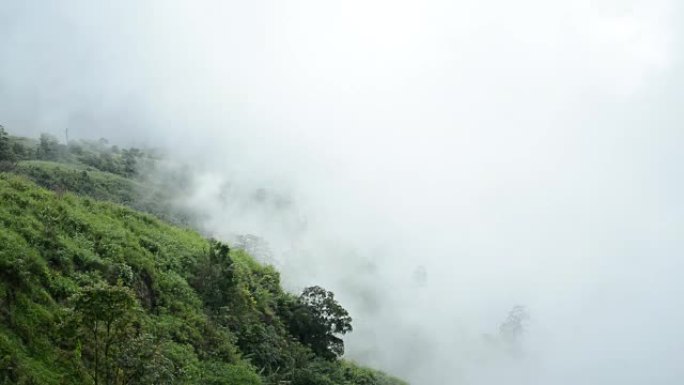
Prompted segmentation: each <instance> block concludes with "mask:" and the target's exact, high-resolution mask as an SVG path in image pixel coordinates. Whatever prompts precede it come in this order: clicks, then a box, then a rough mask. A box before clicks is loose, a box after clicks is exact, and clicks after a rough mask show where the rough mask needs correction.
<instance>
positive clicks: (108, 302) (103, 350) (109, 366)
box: [74, 285, 137, 385]
mask: <svg viewBox="0 0 684 385" xmlns="http://www.w3.org/2000/svg"><path fill="white" fill-rule="evenodd" d="M136 307H137V301H136V299H135V297H134V295H133V293H132V292H131V290H130V289H128V288H125V287H122V286H108V285H98V286H95V287H91V288H87V289H85V290H83V292H82V293H80V294H79V295H77V296H76V298H75V300H74V310H75V311H76V315H77V317H78V323H79V325H80V328H81V332H80V334H81V336H82V343H83V347H84V349H83V352H82V356H83V359H84V364H86V367H88V368H89V369H90V373H89V374H90V377H91V378H92V380H93V383H94V384H95V385H100V384H103V385H112V384H114V380H115V375H116V373H117V370H116V369H118V366H119V365H118V364H117V362H120V356H121V353H122V352H123V351H124V348H125V347H126V346H127V345H128V344H129V342H130V341H132V340H133V337H134V334H133V333H132V330H131V329H132V326H133V322H134V320H135V310H136Z"/></svg>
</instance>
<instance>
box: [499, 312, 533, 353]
mask: <svg viewBox="0 0 684 385" xmlns="http://www.w3.org/2000/svg"><path fill="white" fill-rule="evenodd" d="M529 319H530V315H529V313H528V311H527V309H526V308H525V307H524V306H520V305H517V306H514V307H513V309H511V311H509V312H508V316H507V317H506V320H505V321H504V322H503V323H502V324H501V325H500V326H499V336H500V337H501V340H502V341H503V342H504V343H505V344H506V345H507V346H508V348H509V349H511V352H512V353H519V349H520V340H521V338H522V337H523V335H524V334H525V332H526V328H525V323H526V322H527V321H529Z"/></svg>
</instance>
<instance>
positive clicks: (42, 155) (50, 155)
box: [36, 134, 59, 160]
mask: <svg viewBox="0 0 684 385" xmlns="http://www.w3.org/2000/svg"><path fill="white" fill-rule="evenodd" d="M36 155H37V156H38V159H42V160H56V159H57V156H58V155H59V142H58V141H57V138H55V137H54V136H52V135H50V134H40V140H39V143H38V149H37V151H36Z"/></svg>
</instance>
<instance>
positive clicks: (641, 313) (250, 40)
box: [0, 0, 684, 385]
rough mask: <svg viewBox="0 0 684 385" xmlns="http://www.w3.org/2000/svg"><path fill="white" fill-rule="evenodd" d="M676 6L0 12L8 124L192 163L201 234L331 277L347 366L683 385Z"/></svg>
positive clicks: (542, 380) (190, 201)
mask: <svg viewBox="0 0 684 385" xmlns="http://www.w3.org/2000/svg"><path fill="white" fill-rule="evenodd" d="M683 11H684V9H682V6H681V5H680V4H679V2H677V1H674V0H671V1H668V0H622V1H619V0H598V1H588V0H579V1H563V2H560V1H541V0H522V1H517V2H510V1H503V0H490V1H474V0H468V1H442V0H425V1H403V0H398V1H396V0H395V1H389V0H370V1H360V0H348V1H342V2H338V1H320V0H318V1H314V0H308V1H307V0H294V1H267V0H261V1H249V2H237V1H169V0H163V1H162V0H158V1H146V2H140V1H116V2H95V1H88V0H83V1H68V0H63V1H48V0H44V1H34V0H4V1H2V2H0V47H2V58H1V59H0V124H2V125H4V126H5V127H6V128H7V129H8V131H10V132H12V133H15V134H21V135H30V136H36V135H38V134H39V133H40V132H48V133H52V134H55V135H58V136H60V137H61V135H63V132H64V129H65V128H66V127H68V128H69V130H70V135H71V136H72V137H82V138H93V139H97V138H100V137H106V138H108V139H110V141H112V142H115V143H121V144H124V145H147V146H153V147H162V148H165V149H166V150H167V151H168V153H169V154H170V156H171V158H172V159H175V160H177V161H179V162H185V163H188V164H191V165H192V168H193V171H192V174H193V175H194V177H193V183H192V185H191V186H189V187H188V189H189V191H191V193H190V194H188V195H187V196H185V195H184V196H179V202H178V204H179V205H182V206H183V207H185V208H188V209H190V210H193V211H194V212H196V213H197V214H198V215H200V216H201V217H202V218H203V221H202V230H203V231H205V232H206V233H209V234H213V235H215V236H217V237H220V238H223V239H229V240H233V241H236V240H239V239H240V235H245V234H252V235H255V236H258V237H260V239H262V241H261V242H262V243H261V244H259V245H258V246H260V248H259V250H256V254H258V256H259V257H260V258H261V259H262V260H265V261H267V262H269V263H273V264H275V265H276V266H277V267H278V268H279V269H280V271H281V272H282V275H283V281H284V284H285V285H286V286H287V287H288V288H290V289H292V290H299V289H301V288H302V287H304V286H307V285H312V284H321V285H323V286H325V287H326V288H328V289H331V290H333V291H334V292H335V293H336V295H337V298H338V299H339V300H340V301H341V303H342V304H343V305H344V306H345V307H347V308H348V309H349V311H350V313H351V314H352V316H353V318H354V328H355V331H354V332H353V333H352V334H350V335H349V336H347V337H346V339H345V340H346V344H347V355H346V356H347V357H349V358H352V359H355V360H358V361H359V362H362V363H364V364H369V365H374V366H377V367H380V368H382V369H384V370H386V371H388V372H390V373H392V374H395V375H398V376H401V377H403V378H405V379H407V380H409V381H410V382H411V383H412V384H413V385H443V384H447V385H452V384H453V385H457V384H469V385H470V384H472V385H490V384H502V383H506V384H556V385H562V384H573V385H574V384H597V385H599V384H600V385H605V384H620V385H629V384H635V385H636V384H640V385H641V384H668V385H669V384H679V383H681V378H683V377H684V366H682V364H681V357H682V355H683V354H684V331H683V329H682V325H684V308H683V307H682V300H681V298H684V283H682V280H681V271H682V269H683V268H684V256H683V255H682V253H683V252H684V237H683V236H682V229H684V200H683V199H682V196H684V175H683V173H684V172H683V168H682V165H684V152H683V151H682V148H683V147H682V146H683V145H684V109H683V108H682V106H683V104H682V100H683V99H684V66H683V64H684V63H683V61H682V60H683V59H684V57H683V54H684V40H683V38H684V30H682V29H681V23H679V21H680V20H682V17H683V16H684V12H683ZM243 239H244V237H243ZM266 244H267V245H266ZM516 305H522V306H525V308H526V309H527V312H528V313H529V319H528V320H526V321H525V323H524V325H525V332H524V333H523V334H522V335H521V336H518V338H516V339H514V340H510V339H507V338H505V337H506V336H505V335H503V334H502V333H500V330H499V327H500V325H501V324H502V323H503V322H505V320H506V317H507V315H508V314H509V311H510V310H511V309H512V308H513V307H514V306H516ZM504 334H505V333H504Z"/></svg>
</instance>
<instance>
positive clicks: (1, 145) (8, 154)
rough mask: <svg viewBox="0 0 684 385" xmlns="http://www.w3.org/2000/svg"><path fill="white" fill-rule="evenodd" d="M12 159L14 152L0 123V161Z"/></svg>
mask: <svg viewBox="0 0 684 385" xmlns="http://www.w3.org/2000/svg"><path fill="white" fill-rule="evenodd" d="M13 160H14V152H13V151H12V148H11V146H10V140H9V135H7V131H5V127H3V126H2V125H0V162H2V161H13Z"/></svg>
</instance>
